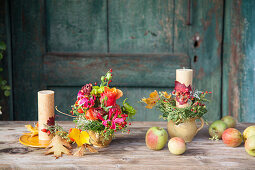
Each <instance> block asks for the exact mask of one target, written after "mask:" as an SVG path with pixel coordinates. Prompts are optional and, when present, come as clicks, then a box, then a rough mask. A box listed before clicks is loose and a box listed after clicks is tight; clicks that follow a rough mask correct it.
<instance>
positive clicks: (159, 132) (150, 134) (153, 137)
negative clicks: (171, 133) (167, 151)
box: [145, 127, 168, 150]
mask: <svg viewBox="0 0 255 170" xmlns="http://www.w3.org/2000/svg"><path fill="white" fill-rule="evenodd" d="M167 140H168V134H167V132H166V130H165V129H163V128H160V127H151V128H150V129H149V130H148V131H147V133H146V137H145V142H146V145H147V147H148V148H149V149H152V150H160V149H162V148H164V146H165V145H166V142H167Z"/></svg>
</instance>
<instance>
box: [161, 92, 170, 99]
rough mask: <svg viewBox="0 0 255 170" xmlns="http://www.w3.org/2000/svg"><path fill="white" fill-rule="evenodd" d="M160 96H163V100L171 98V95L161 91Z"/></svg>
mask: <svg viewBox="0 0 255 170" xmlns="http://www.w3.org/2000/svg"><path fill="white" fill-rule="evenodd" d="M162 94H163V95H164V97H165V98H167V99H170V98H171V96H172V95H171V94H168V93H167V92H165V91H163V92H162Z"/></svg>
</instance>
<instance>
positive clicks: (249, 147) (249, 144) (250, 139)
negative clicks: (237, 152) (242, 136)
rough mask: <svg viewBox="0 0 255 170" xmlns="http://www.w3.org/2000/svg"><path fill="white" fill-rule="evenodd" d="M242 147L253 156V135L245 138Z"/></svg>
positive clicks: (254, 136)
mask: <svg viewBox="0 0 255 170" xmlns="http://www.w3.org/2000/svg"><path fill="white" fill-rule="evenodd" d="M244 147H245V151H246V152H247V153H248V154H249V155H251V156H255V135H253V136H250V137H248V138H247V140H246V142H245V145H244Z"/></svg>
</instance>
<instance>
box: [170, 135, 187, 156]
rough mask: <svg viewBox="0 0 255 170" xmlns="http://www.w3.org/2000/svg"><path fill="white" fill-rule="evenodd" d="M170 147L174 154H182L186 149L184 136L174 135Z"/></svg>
mask: <svg viewBox="0 0 255 170" xmlns="http://www.w3.org/2000/svg"><path fill="white" fill-rule="evenodd" d="M168 149H169V151H170V152H171V153H172V154H175V155H181V154H183V153H184V152H185V151H186V144H185V141H184V140H183V139H182V138H179V137H173V138H172V139H170V140H169V142H168Z"/></svg>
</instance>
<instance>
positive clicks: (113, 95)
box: [100, 87, 123, 107]
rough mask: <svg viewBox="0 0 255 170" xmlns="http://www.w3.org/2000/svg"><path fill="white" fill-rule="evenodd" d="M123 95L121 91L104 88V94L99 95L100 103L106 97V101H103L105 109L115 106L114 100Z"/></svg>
mask: <svg viewBox="0 0 255 170" xmlns="http://www.w3.org/2000/svg"><path fill="white" fill-rule="evenodd" d="M122 95H123V93H122V91H121V90H119V89H116V88H111V89H110V88H108V87H105V88H104V93H102V94H101V98H100V102H102V101H103V100H104V99H105V98H106V97H107V99H106V100H105V101H104V104H105V106H106V107H108V106H115V105H116V100H117V99H119V98H120V97H122Z"/></svg>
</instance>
